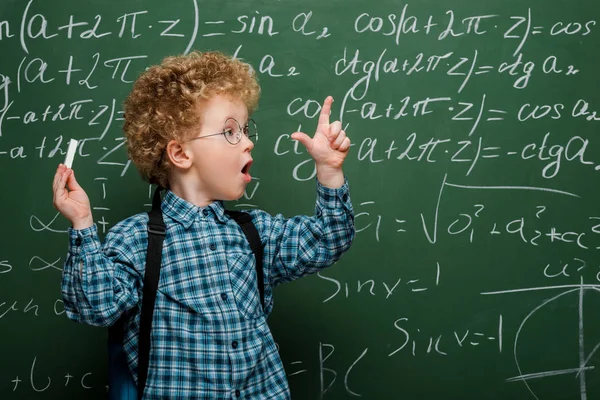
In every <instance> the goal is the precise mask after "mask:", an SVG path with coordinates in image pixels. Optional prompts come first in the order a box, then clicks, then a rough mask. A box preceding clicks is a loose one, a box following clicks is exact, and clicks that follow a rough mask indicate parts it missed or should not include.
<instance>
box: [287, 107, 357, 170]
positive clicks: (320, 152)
mask: <svg viewBox="0 0 600 400" xmlns="http://www.w3.org/2000/svg"><path fill="white" fill-rule="evenodd" d="M331 103H333V97H331V96H328V97H327V98H326V99H325V102H324V103H323V107H322V108H321V114H320V115H319V122H318V124H317V130H316V132H315V134H314V136H313V137H312V138H311V137H310V136H308V135H307V134H305V133H303V132H294V133H293V134H292V139H295V140H297V141H299V142H300V143H302V144H303V145H304V147H306V150H307V151H308V153H309V154H310V155H311V156H312V158H313V159H314V160H315V163H316V164H317V167H319V166H326V167H329V168H332V169H336V168H337V169H341V168H342V164H343V163H344V159H345V158H346V155H347V154H348V150H349V149H350V139H349V138H348V137H347V136H346V132H344V130H343V129H342V123H341V122H340V121H335V122H333V123H331V124H330V123H329V114H330V113H331Z"/></svg>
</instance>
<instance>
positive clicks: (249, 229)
mask: <svg viewBox="0 0 600 400" xmlns="http://www.w3.org/2000/svg"><path fill="white" fill-rule="evenodd" d="M225 213H226V214H227V215H229V216H230V217H231V218H233V219H234V220H235V222H237V223H238V225H239V226H240V227H241V228H242V232H244V235H245V236H246V239H247V240H248V243H250V248H251V249H252V253H254V258H255V259H256V263H255V264H256V280H257V284H258V293H259V294H260V304H261V305H262V308H263V311H264V309H265V282H264V273H263V252H264V249H263V245H262V243H261V241H260V235H259V234H258V230H256V226H255V225H254V223H253V222H252V217H251V216H250V214H248V213H245V212H241V211H230V210H225Z"/></svg>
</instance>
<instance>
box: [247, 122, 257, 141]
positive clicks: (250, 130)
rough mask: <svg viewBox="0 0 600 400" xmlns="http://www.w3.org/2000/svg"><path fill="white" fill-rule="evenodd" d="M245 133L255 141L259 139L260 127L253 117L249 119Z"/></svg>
mask: <svg viewBox="0 0 600 400" xmlns="http://www.w3.org/2000/svg"><path fill="white" fill-rule="evenodd" d="M244 134H245V135H246V136H247V137H248V138H250V139H252V140H254V141H255V142H257V141H258V129H257V128H256V122H254V120H253V119H249V120H248V124H246V126H245V127H244Z"/></svg>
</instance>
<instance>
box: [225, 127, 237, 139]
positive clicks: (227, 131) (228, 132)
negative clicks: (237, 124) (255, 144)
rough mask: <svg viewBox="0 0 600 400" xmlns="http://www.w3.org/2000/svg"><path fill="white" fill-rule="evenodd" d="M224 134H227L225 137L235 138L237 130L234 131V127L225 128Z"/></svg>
mask: <svg viewBox="0 0 600 400" xmlns="http://www.w3.org/2000/svg"><path fill="white" fill-rule="evenodd" d="M223 135H225V137H228V138H234V137H235V132H234V131H233V129H231V128H229V129H225V130H224V131H223Z"/></svg>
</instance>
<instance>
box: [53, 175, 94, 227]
mask: <svg viewBox="0 0 600 400" xmlns="http://www.w3.org/2000/svg"><path fill="white" fill-rule="evenodd" d="M52 191H53V192H54V199H53V204H54V208H56V209H57V210H58V211H60V213H61V214H62V215H63V216H64V217H65V218H67V219H68V220H69V221H71V223H72V224H73V228H74V229H84V228H89V227H90V226H92V225H93V224H94V220H93V218H92V209H91V207H90V200H89V198H88V195H87V194H86V193H85V191H84V190H83V188H82V187H81V186H79V184H78V183H77V181H76V180H75V173H74V172H73V170H72V169H69V168H67V167H66V166H65V165H64V164H59V165H58V168H57V169H56V174H54V181H53V182H52Z"/></svg>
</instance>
